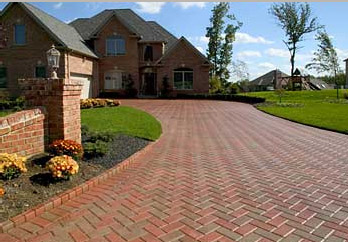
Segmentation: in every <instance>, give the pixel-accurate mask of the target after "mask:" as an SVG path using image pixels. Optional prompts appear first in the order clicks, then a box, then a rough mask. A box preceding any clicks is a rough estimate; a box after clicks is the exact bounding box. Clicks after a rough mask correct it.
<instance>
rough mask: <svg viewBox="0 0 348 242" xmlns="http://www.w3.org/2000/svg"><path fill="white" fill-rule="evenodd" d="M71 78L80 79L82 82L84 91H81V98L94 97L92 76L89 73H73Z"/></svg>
mask: <svg viewBox="0 0 348 242" xmlns="http://www.w3.org/2000/svg"><path fill="white" fill-rule="evenodd" d="M70 78H71V79H72V80H78V81H80V82H82V84H83V86H82V92H81V99H86V98H90V97H92V85H91V80H92V77H91V76H87V75H78V76H77V75H71V76H70Z"/></svg>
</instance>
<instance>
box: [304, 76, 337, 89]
mask: <svg viewBox="0 0 348 242" xmlns="http://www.w3.org/2000/svg"><path fill="white" fill-rule="evenodd" d="M309 81H310V83H312V84H313V85H315V86H317V87H318V88H319V89H332V88H333V85H330V84H327V83H326V82H324V81H323V80H320V79H318V78H310V80H309Z"/></svg>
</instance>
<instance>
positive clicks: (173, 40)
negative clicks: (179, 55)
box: [147, 21, 178, 50]
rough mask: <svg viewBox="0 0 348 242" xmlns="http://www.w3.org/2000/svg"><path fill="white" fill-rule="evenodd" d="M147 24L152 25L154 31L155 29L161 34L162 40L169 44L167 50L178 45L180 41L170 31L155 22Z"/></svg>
mask: <svg viewBox="0 0 348 242" xmlns="http://www.w3.org/2000/svg"><path fill="white" fill-rule="evenodd" d="M147 23H148V24H150V26H151V27H152V29H154V30H155V31H157V32H158V33H160V34H161V35H162V38H163V39H164V40H165V41H166V42H167V45H166V50H168V49H170V48H171V47H172V46H173V45H174V44H175V43H176V41H177V40H178V39H177V38H176V37H175V36H174V35H173V34H172V33H170V32H169V31H168V30H166V29H165V28H163V27H162V26H161V25H159V24H158V23H157V22H155V21H147Z"/></svg>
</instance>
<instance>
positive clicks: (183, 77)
mask: <svg viewBox="0 0 348 242" xmlns="http://www.w3.org/2000/svg"><path fill="white" fill-rule="evenodd" d="M175 73H182V85H181V88H176V87H175V83H174V81H175V80H174V78H175ZM185 73H192V88H191V89H188V88H183V87H184V86H185V85H184V83H185ZM193 84H194V74H193V70H192V71H173V87H174V89H175V90H193Z"/></svg>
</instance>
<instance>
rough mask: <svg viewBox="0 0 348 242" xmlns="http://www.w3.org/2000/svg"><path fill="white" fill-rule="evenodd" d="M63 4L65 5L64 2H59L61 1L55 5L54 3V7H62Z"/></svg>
mask: <svg viewBox="0 0 348 242" xmlns="http://www.w3.org/2000/svg"><path fill="white" fill-rule="evenodd" d="M62 6H63V3H62V2H59V3H56V4H54V5H53V8H54V9H60V8H61V7H62Z"/></svg>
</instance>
